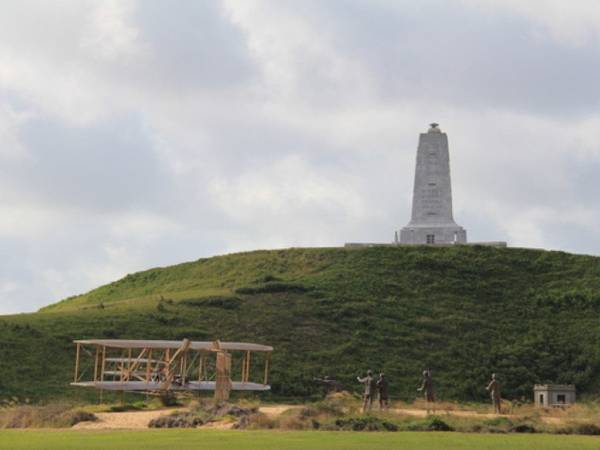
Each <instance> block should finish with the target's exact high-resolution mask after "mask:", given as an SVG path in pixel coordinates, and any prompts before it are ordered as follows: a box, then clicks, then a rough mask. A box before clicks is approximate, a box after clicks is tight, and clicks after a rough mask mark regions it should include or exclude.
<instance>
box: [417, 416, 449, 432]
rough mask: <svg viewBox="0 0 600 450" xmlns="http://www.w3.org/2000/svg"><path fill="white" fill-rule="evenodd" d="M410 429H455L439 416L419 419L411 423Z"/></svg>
mask: <svg viewBox="0 0 600 450" xmlns="http://www.w3.org/2000/svg"><path fill="white" fill-rule="evenodd" d="M408 429H409V430H410V431H454V429H453V428H452V427H451V426H450V425H448V424H447V423H446V422H444V421H443V420H442V419H441V418H439V417H437V416H430V417H427V418H425V419H419V420H417V421H415V422H413V423H411V424H409V426H408Z"/></svg>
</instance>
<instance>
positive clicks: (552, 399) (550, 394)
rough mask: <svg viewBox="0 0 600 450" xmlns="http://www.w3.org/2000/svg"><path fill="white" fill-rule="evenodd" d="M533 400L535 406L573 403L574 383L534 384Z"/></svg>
mask: <svg viewBox="0 0 600 450" xmlns="http://www.w3.org/2000/svg"><path fill="white" fill-rule="evenodd" d="M533 400H534V402H535V406H536V407H537V408H548V407H550V406H554V407H556V406H559V407H561V406H568V405H571V404H573V403H575V385H574V384H536V385H534V386H533Z"/></svg>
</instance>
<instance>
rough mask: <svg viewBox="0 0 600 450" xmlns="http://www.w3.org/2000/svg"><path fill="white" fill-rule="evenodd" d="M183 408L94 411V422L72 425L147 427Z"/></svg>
mask: <svg viewBox="0 0 600 450" xmlns="http://www.w3.org/2000/svg"><path fill="white" fill-rule="evenodd" d="M290 408H298V405H273V406H261V407H260V411H261V412H263V413H265V414H266V415H268V416H271V417H276V416H278V415H280V414H281V413H282V412H284V411H287V410H288V409H290ZM178 410H179V411H181V410H185V408H171V409H159V410H156V411H127V412H104V413H96V416H97V417H98V420H97V421H96V422H80V423H78V424H77V425H75V426H74V427H73V429H75V430H118V429H125V430H135V429H144V428H148V423H149V422H150V421H151V420H152V419H156V418H157V417H161V416H167V415H169V414H171V413H172V412H173V411H178ZM232 426H233V423H228V422H211V423H208V424H206V425H204V426H203V427H202V428H217V429H229V428H231V427H232Z"/></svg>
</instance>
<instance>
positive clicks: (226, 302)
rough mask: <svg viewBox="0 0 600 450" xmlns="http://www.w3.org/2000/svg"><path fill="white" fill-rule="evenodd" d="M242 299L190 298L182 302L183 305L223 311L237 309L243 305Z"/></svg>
mask: <svg viewBox="0 0 600 450" xmlns="http://www.w3.org/2000/svg"><path fill="white" fill-rule="evenodd" d="M241 302H242V301H241V299H240V298H238V297H205V298H190V299H187V300H182V301H181V302H179V303H181V304H182V305H186V306H193V307H197V308H201V307H209V308H221V309H237V308H239V307H240V305H241Z"/></svg>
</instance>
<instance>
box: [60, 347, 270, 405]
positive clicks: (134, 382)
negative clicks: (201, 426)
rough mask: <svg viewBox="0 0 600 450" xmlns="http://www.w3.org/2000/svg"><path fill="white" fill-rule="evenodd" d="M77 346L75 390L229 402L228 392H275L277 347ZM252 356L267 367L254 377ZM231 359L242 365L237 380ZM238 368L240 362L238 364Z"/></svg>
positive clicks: (73, 383) (256, 369) (255, 372)
mask: <svg viewBox="0 0 600 450" xmlns="http://www.w3.org/2000/svg"><path fill="white" fill-rule="evenodd" d="M73 342H74V343H75V345H76V356H75V374H74V379H73V382H72V383H71V385H72V386H81V387H93V388H96V389H102V390H108V391H141V392H144V391H145V392H156V391H158V392H165V391H211V390H214V391H215V395H216V396H218V397H219V398H223V396H224V397H225V398H226V397H228V395H229V390H236V391H268V390H269V389H271V386H270V385H269V384H268V379H269V362H270V358H271V352H272V351H273V347H270V346H267V345H260V344H249V343H242V342H220V341H215V342H198V341H190V340H189V339H184V340H183V341H155V340H127V339H81V340H75V341H73ZM253 353H254V354H258V355H259V356H258V358H259V359H262V360H263V363H264V367H263V368H257V367H256V365H255V367H254V369H255V370H254V371H253V372H252V373H251V361H252V354H253ZM233 356H237V357H238V358H233ZM255 356H256V355H255ZM240 357H241V358H240ZM232 360H233V361H239V366H240V367H239V373H240V376H239V380H238V381H234V380H232V379H231V373H232V369H231V368H232ZM86 363H87V364H86ZM84 366H85V370H82V368H83V367H84ZM236 366H237V363H236V364H234V365H233V367H234V368H236ZM88 369H89V371H88ZM251 375H252V376H254V377H260V378H262V380H261V381H262V382H253V381H250V378H251ZM217 394H218V395H217Z"/></svg>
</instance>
